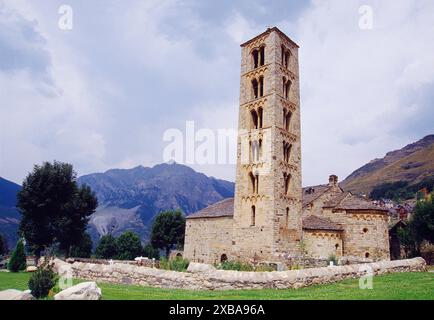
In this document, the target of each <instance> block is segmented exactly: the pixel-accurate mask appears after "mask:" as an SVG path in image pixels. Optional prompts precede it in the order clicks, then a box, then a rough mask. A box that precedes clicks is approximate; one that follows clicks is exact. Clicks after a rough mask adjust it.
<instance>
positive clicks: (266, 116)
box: [184, 28, 389, 263]
mask: <svg viewBox="0 0 434 320" xmlns="http://www.w3.org/2000/svg"><path fill="white" fill-rule="evenodd" d="M298 48H299V47H298V45H297V44H295V43H294V42H293V41H292V40H291V39H289V38H288V37H287V36H286V35H285V34H284V33H283V32H281V31H280V30H279V29H278V28H270V29H268V30H267V31H265V32H264V33H262V34H260V35H258V36H257V37H255V38H253V39H251V40H249V41H247V42H246V43H244V44H242V45H241V49H242V58H241V83H240V106H239V134H238V142H237V168H236V186H235V198H233V199H226V200H223V201H221V202H219V203H216V204H214V205H212V206H209V207H207V208H205V209H203V210H201V211H199V212H197V213H194V214H192V215H190V216H188V217H187V223H186V234H185V245H184V256H185V257H186V258H188V259H190V260H191V261H198V262H205V263H217V262H220V261H224V260H237V261H246V262H247V261H269V262H286V261H287V260H288V258H294V257H301V256H307V257H311V258H328V257H329V256H331V255H334V256H337V257H341V256H345V257H355V258H358V259H362V258H364V259H372V260H380V259H388V250H389V245H388V243H387V241H388V234H387V218H386V217H387V211H385V210H382V209H380V208H377V207H374V206H373V205H372V204H371V203H370V202H367V201H365V200H363V199H360V198H357V197H355V196H353V195H351V194H349V193H346V192H344V191H343V190H342V189H341V188H340V187H339V186H338V181H337V177H336V176H334V175H333V176H330V180H329V184H327V185H323V186H315V187H308V188H304V189H302V186H301V143H300V139H301V131H300V87H299V67H298ZM365 229H366V230H367V231H365ZM380 234H381V235H380ZM383 240H384V241H383Z"/></svg>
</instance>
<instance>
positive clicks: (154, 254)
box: [143, 243, 160, 260]
mask: <svg viewBox="0 0 434 320" xmlns="http://www.w3.org/2000/svg"><path fill="white" fill-rule="evenodd" d="M143 255H144V256H145V257H148V258H149V259H152V258H154V259H157V260H158V259H160V252H159V250H158V249H157V248H154V247H153V246H152V245H151V244H150V243H148V244H146V245H145V246H144V247H143Z"/></svg>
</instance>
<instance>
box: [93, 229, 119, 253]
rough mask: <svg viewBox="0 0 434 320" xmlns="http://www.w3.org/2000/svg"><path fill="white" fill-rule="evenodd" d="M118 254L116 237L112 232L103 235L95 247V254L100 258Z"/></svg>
mask: <svg viewBox="0 0 434 320" xmlns="http://www.w3.org/2000/svg"><path fill="white" fill-rule="evenodd" d="M116 255H117V250H116V239H115V238H114V237H113V236H112V235H111V234H107V235H104V236H102V237H101V239H100V240H99V243H98V246H97V247H96V249H95V256H96V257H97V258H99V259H112V258H114V257H116Z"/></svg>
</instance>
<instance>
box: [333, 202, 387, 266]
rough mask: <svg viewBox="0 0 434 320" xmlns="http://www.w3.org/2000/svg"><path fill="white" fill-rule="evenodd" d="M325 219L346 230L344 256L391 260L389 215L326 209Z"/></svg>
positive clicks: (371, 211) (375, 212) (378, 212)
mask: <svg viewBox="0 0 434 320" xmlns="http://www.w3.org/2000/svg"><path fill="white" fill-rule="evenodd" d="M324 217H326V218H329V219H330V220H331V221H333V222H335V223H338V224H340V225H341V226H342V227H343V228H344V233H343V255H344V256H346V257H350V258H355V259H367V260H368V261H369V260H372V261H378V260H389V259H390V251H389V250H390V248H389V229H388V225H387V214H385V213H384V212H382V211H376V210H368V211H361V210H357V211H338V212H336V211H335V212H332V211H331V210H329V209H324Z"/></svg>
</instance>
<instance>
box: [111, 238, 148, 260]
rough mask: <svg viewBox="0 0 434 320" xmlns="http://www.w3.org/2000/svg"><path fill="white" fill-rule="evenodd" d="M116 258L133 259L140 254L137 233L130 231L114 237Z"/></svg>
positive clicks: (140, 245)
mask: <svg viewBox="0 0 434 320" xmlns="http://www.w3.org/2000/svg"><path fill="white" fill-rule="evenodd" d="M116 251H117V259H119V260H133V259H134V258H136V257H138V256H140V255H141V254H142V243H141V242H140V238H139V236H138V235H137V234H135V233H134V232H131V231H127V232H125V233H123V234H122V235H121V236H120V237H119V238H117V239H116Z"/></svg>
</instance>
